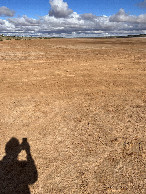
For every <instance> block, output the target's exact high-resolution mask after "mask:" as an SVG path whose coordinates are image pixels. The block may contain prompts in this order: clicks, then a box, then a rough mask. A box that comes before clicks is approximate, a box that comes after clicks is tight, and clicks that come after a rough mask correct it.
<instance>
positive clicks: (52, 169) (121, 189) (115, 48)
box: [0, 38, 146, 194]
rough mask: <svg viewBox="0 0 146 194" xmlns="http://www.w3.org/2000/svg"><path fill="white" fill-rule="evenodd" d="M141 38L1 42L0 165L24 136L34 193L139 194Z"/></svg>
mask: <svg viewBox="0 0 146 194" xmlns="http://www.w3.org/2000/svg"><path fill="white" fill-rule="evenodd" d="M145 71H146V39H145V38H131V39H49V40H39V39H34V40H11V41H2V42H0V160H1V159H2V158H3V156H4V155H5V145H6V143H7V142H8V141H9V140H10V138H12V137H16V138H17V139H18V140H19V141H20V142H21V141H22V138H23V137H26V138H27V139H28V142H29V144H30V146H31V153H32V156H33V159H34V161H35V164H36V166H37V170H38V180H37V182H36V183H35V184H33V185H30V190H31V193H32V194H33V193H38V194H54V193H56V194H59V193H65V194H69V193H70V194H72V193H74V194H81V193H83V194H86V193H88V194H94V193H95V194H98V193H99V194H100V193H101V194H104V193H117V194H119V193H124V194H135V193H136V194H144V193H145V192H146V188H145V185H146V184H145V183H146V182H145V175H146V173H145V159H146V157H145V156H146V155H145V148H146V147H145V121H146V118H145V115H146V109H145V108H146V97H145V94H146V93H145V92H146V90H145V89H146V88H145V86H146V73H145Z"/></svg>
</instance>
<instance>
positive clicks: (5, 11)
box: [0, 6, 15, 17]
mask: <svg viewBox="0 0 146 194" xmlns="http://www.w3.org/2000/svg"><path fill="white" fill-rule="evenodd" d="M14 15H15V11H13V10H11V9H9V8H7V7H5V6H2V7H0V16H4V17H5V16H7V17H13V16H14Z"/></svg>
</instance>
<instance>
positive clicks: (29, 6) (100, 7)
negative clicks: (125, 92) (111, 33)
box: [0, 0, 146, 18]
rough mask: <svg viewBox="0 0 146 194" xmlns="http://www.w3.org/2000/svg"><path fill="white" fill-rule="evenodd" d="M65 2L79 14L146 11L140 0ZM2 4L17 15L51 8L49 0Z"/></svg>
mask: <svg viewBox="0 0 146 194" xmlns="http://www.w3.org/2000/svg"><path fill="white" fill-rule="evenodd" d="M65 2H67V3H68V6H69V8H71V9H72V10H74V11H75V12H77V13H78V14H83V13H92V14H95V15H98V16H101V15H107V16H110V15H112V14H114V13H116V12H117V11H118V10H119V9H121V8H123V9H124V10H125V11H126V12H128V13H130V14H132V15H140V14H144V13H145V12H146V10H144V9H140V8H139V7H138V6H137V4H138V3H139V2H140V1H139V0H66V1H65ZM0 6H6V7H8V8H10V9H13V10H15V12H16V16H22V15H27V16H28V17H33V18H36V17H38V16H43V15H46V14H48V11H49V9H50V4H49V0H21V1H20V0H0Z"/></svg>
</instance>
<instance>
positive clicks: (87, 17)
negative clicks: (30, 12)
mask: <svg viewBox="0 0 146 194" xmlns="http://www.w3.org/2000/svg"><path fill="white" fill-rule="evenodd" d="M80 16H81V18H82V19H83V20H90V21H93V20H94V19H96V18H97V16H96V15H93V14H92V13H84V14H81V15H80Z"/></svg>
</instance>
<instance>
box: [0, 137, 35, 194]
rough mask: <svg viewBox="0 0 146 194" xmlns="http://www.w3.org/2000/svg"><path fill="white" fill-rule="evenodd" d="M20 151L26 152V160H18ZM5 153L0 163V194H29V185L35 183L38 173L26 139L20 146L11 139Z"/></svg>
mask: <svg viewBox="0 0 146 194" xmlns="http://www.w3.org/2000/svg"><path fill="white" fill-rule="evenodd" d="M21 150H25V151H26V154H27V160H24V161H19V160H18V155H19V153H20V152H21ZM5 151H6V155H5V156H4V157H3V159H2V160H1V161H0V194H1V193H2V194H22V193H23V194H30V190H29V185H31V184H33V183H35V182H36V181H37V179H38V173H37V169H36V166H35V163H34V160H33V158H32V156H31V152H30V146H29V144H28V142H27V139H26V138H24V141H23V142H22V144H20V143H19V141H18V139H16V138H14V137H13V138H11V139H10V141H8V142H7V144H6V147H5Z"/></svg>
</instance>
